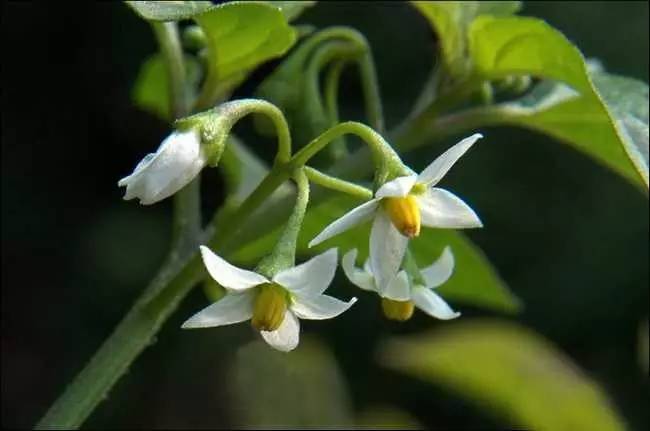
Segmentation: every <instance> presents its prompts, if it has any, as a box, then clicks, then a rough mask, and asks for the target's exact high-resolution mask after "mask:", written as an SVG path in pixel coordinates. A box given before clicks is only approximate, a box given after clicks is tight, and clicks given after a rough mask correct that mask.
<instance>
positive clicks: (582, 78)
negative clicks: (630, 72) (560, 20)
mask: <svg viewBox="0 0 650 431" xmlns="http://www.w3.org/2000/svg"><path fill="white" fill-rule="evenodd" d="M468 38H469V53H470V56H471V59H472V61H473V66H474V73H475V74H477V75H479V77H480V78H482V79H485V80H495V79H500V78H506V77H508V76H511V75H533V76H537V77H543V78H551V79H556V80H558V81H563V82H565V83H567V84H569V85H571V86H572V87H573V88H574V89H576V90H577V91H579V92H580V93H590V92H591V85H590V83H589V79H588V78H587V74H586V70H585V65H584V60H583V57H582V54H580V51H578V49H577V48H575V47H574V46H573V45H572V44H571V42H569V41H568V40H567V39H566V38H565V37H564V35H563V34H562V33H560V32H559V31H557V30H555V29H554V28H553V27H551V26H549V25H548V24H546V23H545V22H544V21H542V20H539V19H536V18H524V17H493V16H481V17H478V18H476V20H474V22H473V23H472V25H471V26H470V27H469V32H468Z"/></svg>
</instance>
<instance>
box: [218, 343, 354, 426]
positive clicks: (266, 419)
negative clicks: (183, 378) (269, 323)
mask: <svg viewBox="0 0 650 431" xmlns="http://www.w3.org/2000/svg"><path fill="white" fill-rule="evenodd" d="M225 375H226V376H227V377H228V382H227V383H228V387H229V389H230V395H231V397H230V399H231V400H232V403H231V405H232V406H233V411H234V415H235V417H236V425H238V426H244V425H245V426H246V427H247V428H250V427H253V428H269V427H273V428H276V427H282V428H285V429H287V428H303V429H304V428H311V427H318V428H322V427H326V428H330V427H346V426H350V425H351V424H352V423H353V420H352V409H351V405H350V396H349V394H348V391H347V387H346V383H345V380H344V378H343V376H342V374H341V371H340V369H339V367H338V364H337V362H336V359H335V357H334V356H333V355H332V353H331V352H330V351H329V350H328V349H327V347H326V346H325V345H324V344H322V343H320V342H318V341H316V340H315V339H310V338H309V337H304V338H303V339H302V340H301V341H300V344H299V345H298V347H297V348H296V349H295V350H294V351H292V352H291V353H290V354H286V353H283V352H278V351H276V350H273V349H272V348H271V347H269V346H268V345H266V344H265V343H263V342H261V341H256V342H253V343H250V344H248V345H246V346H244V347H243V348H241V349H240V350H239V351H238V352H237V355H236V357H235V358H234V361H233V362H232V364H231V368H230V370H229V372H228V373H226V374H225Z"/></svg>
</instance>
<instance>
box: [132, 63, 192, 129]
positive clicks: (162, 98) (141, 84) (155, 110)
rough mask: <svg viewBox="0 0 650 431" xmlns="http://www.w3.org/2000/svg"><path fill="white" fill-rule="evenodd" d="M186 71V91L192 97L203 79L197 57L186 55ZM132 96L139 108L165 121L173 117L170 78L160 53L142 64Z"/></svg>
mask: <svg viewBox="0 0 650 431" xmlns="http://www.w3.org/2000/svg"><path fill="white" fill-rule="evenodd" d="M185 71H186V74H187V81H186V84H187V88H186V91H187V94H188V96H189V97H191V94H192V92H193V91H194V90H195V88H196V85H197V84H198V82H199V80H200V79H201V67H200V65H199V62H198V61H197V60H196V58H194V57H192V56H190V55H186V56H185ZM131 98H132V99H133V103H135V105H136V106H138V107H139V108H141V109H143V110H145V111H147V112H150V113H152V114H153V115H156V116H157V117H159V118H161V119H163V120H165V121H169V119H170V118H171V108H170V106H169V101H170V99H169V78H168V76H167V70H166V66H165V63H164V61H163V59H162V57H161V55H160V54H154V55H152V56H150V57H148V58H147V59H146V60H145V61H144V62H143V63H142V65H141V66H140V70H139V71H138V76H137V77H136V79H135V82H134V84H133V89H132V91H131Z"/></svg>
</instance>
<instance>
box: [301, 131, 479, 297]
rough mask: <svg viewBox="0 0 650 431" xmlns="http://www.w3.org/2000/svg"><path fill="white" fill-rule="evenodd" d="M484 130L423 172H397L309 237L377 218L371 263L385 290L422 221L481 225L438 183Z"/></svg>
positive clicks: (334, 232)
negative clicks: (367, 199) (391, 178)
mask: <svg viewBox="0 0 650 431" xmlns="http://www.w3.org/2000/svg"><path fill="white" fill-rule="evenodd" d="M482 137H483V136H482V135H481V134H480V133H476V134H474V135H472V136H470V137H469V138H465V139H463V140H462V141H460V142H459V143H457V144H456V145H454V146H453V147H451V148H450V149H449V150H447V151H446V152H444V153H443V154H442V155H441V156H439V157H438V158H437V159H435V160H434V161H433V163H431V164H430V165H429V166H427V168H426V169H424V170H423V171H422V172H421V173H420V175H416V174H413V175H408V176H403V177H398V178H395V179H394V180H392V181H389V182H387V183H385V184H384V185H382V186H381V187H380V188H379V190H377V192H376V193H375V196H374V198H373V199H371V200H369V201H368V202H366V203H364V204H362V205H359V206H358V207H356V208H354V209H352V210H351V211H349V212H348V213H347V214H345V215H343V216H342V217H341V218H339V219H337V220H335V221H334V222H333V223H331V224H330V225H328V226H327V227H326V228H325V229H323V231H322V232H321V233H320V234H318V236H316V237H315V238H314V239H312V240H311V242H310V243H309V246H310V247H311V246H314V245H316V244H319V243H321V242H323V241H325V240H326V239H329V238H331V237H333V236H335V235H338V234H340V233H342V232H344V231H346V230H348V229H350V228H352V227H354V226H356V225H358V224H360V223H363V222H365V221H367V220H369V219H372V218H374V221H373V224H372V230H371V231H370V263H371V265H372V267H373V268H374V276H375V278H376V283H377V286H378V287H379V289H380V290H381V291H383V290H385V289H386V288H387V287H388V284H389V283H390V282H391V280H392V279H393V278H394V277H395V275H396V274H397V271H398V269H399V267H400V265H401V264H402V259H403V258H404V252H405V251H406V246H407V244H408V240H409V238H413V237H415V236H417V235H419V233H420V225H423V226H427V227H435V228H451V229H460V228H472V227H482V226H483V225H482V223H481V221H480V220H479V218H478V216H477V215H476V213H475V212H474V210H472V209H471V208H470V207H469V206H468V205H467V204H466V203H465V202H463V201H462V200H461V199H460V198H459V197H458V196H456V195H454V194H453V193H450V192H448V191H447V190H444V189H441V188H438V187H435V185H436V184H437V183H438V182H439V181H440V180H441V179H442V177H443V176H444V175H445V174H446V173H447V172H448V171H449V169H451V167H452V166H453V165H454V163H456V161H457V160H458V159H459V158H460V157H461V156H462V155H463V154H464V153H465V152H466V151H467V150H468V149H469V148H470V147H471V146H472V145H473V144H474V142H476V141H477V140H478V139H480V138H482Z"/></svg>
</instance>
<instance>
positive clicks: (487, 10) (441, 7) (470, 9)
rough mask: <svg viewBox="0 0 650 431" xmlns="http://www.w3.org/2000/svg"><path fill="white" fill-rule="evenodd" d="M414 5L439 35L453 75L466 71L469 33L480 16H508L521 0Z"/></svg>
mask: <svg viewBox="0 0 650 431" xmlns="http://www.w3.org/2000/svg"><path fill="white" fill-rule="evenodd" d="M412 4H413V5H414V6H415V7H416V8H417V10H418V11H419V12H420V13H421V14H422V15H424V17H425V18H426V19H427V20H428V21H429V24H430V25H431V28H432V30H433V31H434V32H435V33H436V35H437V36H438V44H439V45H440V49H441V51H442V60H443V61H444V63H445V65H446V67H447V69H448V70H449V72H450V73H451V74H452V75H454V76H459V75H460V76H462V75H464V74H465V72H466V71H467V67H468V64H467V50H466V44H467V39H466V32H467V27H468V26H469V25H470V24H471V22H472V21H473V20H474V18H476V17H477V16H478V15H481V14H493V15H508V14H513V13H516V12H517V11H518V10H519V8H520V7H521V2H518V1H490V2H478V1H436V2H433V1H414V2H412Z"/></svg>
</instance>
